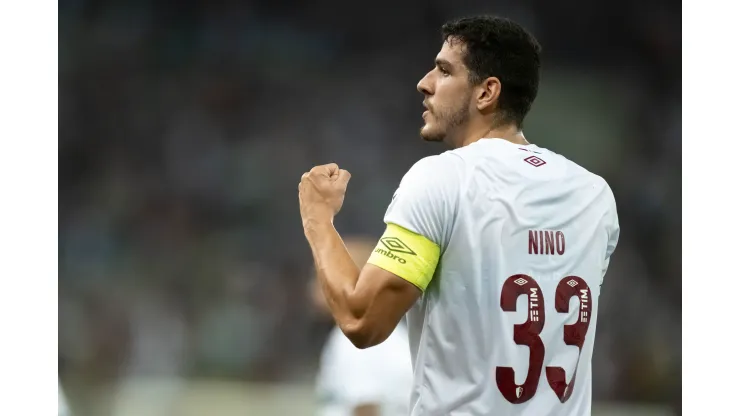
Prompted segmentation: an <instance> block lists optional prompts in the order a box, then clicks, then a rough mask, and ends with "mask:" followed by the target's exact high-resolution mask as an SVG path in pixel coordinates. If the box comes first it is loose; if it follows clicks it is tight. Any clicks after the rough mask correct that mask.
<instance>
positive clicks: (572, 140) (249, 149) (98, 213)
mask: <svg viewBox="0 0 740 416" xmlns="http://www.w3.org/2000/svg"><path fill="white" fill-rule="evenodd" d="M481 12H483V13H495V14H499V15H503V16H507V17H510V18H513V19H515V20H517V21H518V22H520V23H522V24H523V25H524V26H525V27H527V28H528V29H529V30H530V31H532V32H533V33H534V34H535V35H536V36H537V38H538V39H539V40H540V42H541V43H542V45H543V50H544V55H543V57H544V62H543V73H542V83H541V87H540V94H539V97H538V99H537V101H536V102H535V104H534V108H533V110H532V112H531V114H530V116H529V117H528V119H527V121H526V123H525V134H526V135H527V138H528V139H529V140H530V141H531V142H533V143H536V144H538V145H539V146H542V147H547V148H549V149H551V150H553V151H555V152H557V153H561V154H564V155H566V156H567V157H568V158H570V159H572V160H574V161H575V162H577V163H579V164H581V165H583V166H584V167H586V168H588V169H589V170H591V171H593V172H595V173H597V174H599V175H601V176H603V177H604V178H605V179H606V180H607V181H608V182H609V183H610V185H611V186H612V188H613V190H614V193H615V195H616V198H617V204H618V208H619V215H620V222H621V226H622V234H621V239H620V243H619V246H618V248H617V251H616V253H615V255H614V257H613V260H612V263H611V268H610V270H609V273H608V274H607V277H606V280H605V283H604V286H603V292H602V299H601V305H600V311H599V313H600V316H599V325H598V335H597V338H596V349H595V352H594V374H593V379H594V398H595V400H596V403H597V405H596V406H595V410H594V415H595V416H599V415H612V414H615V415H616V414H630V415H641V414H644V415H652V414H679V413H680V401H681V390H680V387H681V267H680V266H681V222H680V219H681V208H680V207H681V205H680V197H681V188H680V185H681V179H680V174H681V163H680V162H681V101H680V100H681V84H680V81H681V62H680V58H681V26H680V25H681V9H680V2H674V1H667V0H624V1H620V2H592V1H587V0H565V1H557V2H553V1H545V0H501V1H499V0H496V1H490V0H489V1H482V0H475V1H462V0H458V1H450V0H446V1H440V0H424V1H422V0H404V1H398V0H395V1H390V0H374V1H365V2H344V1H339V0H314V1H311V2H308V1H305V2H304V1H296V0H283V1H277V0H276V1H273V2H268V1H248V0H243V1H229V0H223V1H216V0H214V1H208V2H207V1H186V2H174V3H173V2H165V1H151V0H149V1H148V0H125V1H124V0H60V2H59V90H60V91H59V92H60V93H59V142H60V147H59V148H60V150H59V161H60V164H59V165H60V172H59V190H60V192H59V224H60V229H59V247H60V251H59V374H60V379H61V382H62V385H63V386H64V389H65V391H66V393H67V395H68V396H69V400H70V406H71V408H72V410H73V411H74V412H75V414H77V415H93V416H97V415H100V416H103V415H114V416H123V415H136V416H145V415H167V416H169V415H310V414H312V412H313V409H314V406H315V399H314V397H313V382H314V377H315V374H316V369H317V363H318V357H319V354H320V350H321V347H322V345H323V343H324V341H325V339H326V336H327V334H328V331H329V330H330V328H331V326H332V323H331V322H326V321H325V320H324V319H322V318H321V317H320V315H319V314H317V313H315V311H314V310H313V309H312V307H311V305H310V300H309V297H308V296H307V285H308V282H309V280H310V279H311V278H312V261H311V255H310V251H309V249H308V246H307V244H306V242H305V239H304V237H303V232H302V227H301V222H300V216H299V212H298V202H297V184H298V181H299V179H300V176H301V174H302V173H303V172H304V171H307V170H308V169H310V168H311V167H312V166H313V165H316V164H322V163H328V162H330V161H333V162H337V163H339V165H340V166H342V167H343V168H345V169H348V170H349V171H350V172H352V174H353V176H352V182H351V184H350V189H349V191H348V196H347V199H346V201H345V204H344V208H343V210H342V212H341V214H340V215H339V217H338V218H337V222H336V225H337V227H338V229H339V231H340V232H341V233H342V234H343V235H344V236H352V235H354V236H360V235H365V236H369V237H371V238H373V239H375V238H377V237H379V236H380V234H381V233H382V231H383V229H384V224H383V222H382V218H383V213H384V212H385V208H386V206H387V204H388V203H389V201H390V198H391V196H392V194H393V191H394V190H395V188H396V186H397V185H398V182H399V180H400V179H401V177H402V175H403V174H404V173H405V172H406V170H407V169H408V168H409V167H411V165H412V164H413V163H414V162H415V161H417V160H418V159H420V158H422V157H424V156H427V155H431V154H435V153H440V152H442V151H444V150H446V149H445V148H444V147H442V145H438V144H430V143H425V142H423V141H422V140H421V139H419V138H418V129H419V128H420V127H421V125H422V120H421V113H422V111H423V109H422V105H421V100H422V96H421V95H420V94H419V93H417V92H416V89H415V88H416V83H417V82H418V80H419V79H420V78H421V77H422V76H423V75H424V74H425V73H426V72H427V71H428V70H429V69H431V68H432V65H433V59H434V56H435V55H436V53H437V51H438V50H439V47H440V45H441V38H440V35H439V27H440V26H441V24H442V23H444V22H445V21H446V20H448V19H451V18H455V17H461V16H464V15H469V14H475V13H481Z"/></svg>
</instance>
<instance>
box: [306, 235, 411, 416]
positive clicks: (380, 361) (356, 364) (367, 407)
mask: <svg viewBox="0 0 740 416" xmlns="http://www.w3.org/2000/svg"><path fill="white" fill-rule="evenodd" d="M344 244H345V246H346V247H347V251H348V253H349V254H350V257H352V260H353V261H354V262H355V264H358V265H363V264H365V262H366V261H367V259H368V257H369V256H370V253H371V252H372V249H373V248H374V245H375V241H374V240H372V241H371V240H368V239H365V238H349V239H345V241H344ZM314 283H315V281H314ZM311 297H312V299H313V302H314V305H315V306H316V307H317V309H318V310H319V311H321V312H322V314H326V315H329V316H331V315H330V313H331V312H330V311H329V309H328V307H327V305H326V301H325V300H324V294H323V293H322V291H321V287H320V286H319V285H318V284H312V285H311ZM316 381H317V383H316V384H317V389H316V390H317V393H318V396H319V400H320V409H319V413H318V414H319V415H320V416H405V415H407V414H408V406H409V396H410V395H411V385H412V383H413V379H412V369H411V356H410V353H409V344H408V333H407V331H406V325H405V324H404V323H403V322H401V323H399V325H398V327H396V329H395V330H394V331H393V332H392V333H391V335H390V336H389V337H388V339H386V340H385V341H384V342H383V343H382V344H380V345H378V346H377V347H375V348H371V349H365V350H361V349H358V348H357V347H355V346H354V345H352V342H350V341H349V340H348V339H347V337H345V336H344V334H343V333H342V330H341V329H339V328H338V327H334V329H333V330H332V332H331V334H330V335H329V338H328V340H327V341H326V344H325V346H324V350H323V352H322V354H321V363H320V368H319V374H318V377H317V380H316Z"/></svg>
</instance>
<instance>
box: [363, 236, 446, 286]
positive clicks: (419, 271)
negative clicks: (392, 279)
mask: <svg viewBox="0 0 740 416" xmlns="http://www.w3.org/2000/svg"><path fill="white" fill-rule="evenodd" d="M439 253H440V249H439V246H438V245H437V244H435V243H433V242H431V241H429V239H427V238H426V237H424V236H423V235H419V234H416V233H415V232H413V231H409V230H407V229H405V228H403V227H400V226H398V225H396V224H388V226H387V227H386V229H385V233H383V237H381V238H380V241H378V245H377V246H375V249H374V250H373V252H372V254H371V255H370V258H369V259H368V261H367V262H368V263H370V264H374V265H376V266H378V267H380V268H381V269H383V270H387V271H389V272H391V273H393V274H395V275H397V276H398V277H400V278H402V279H404V280H408V281H409V283H412V284H413V285H414V286H416V287H418V288H419V289H421V290H422V291H424V290H426V288H427V285H429V282H430V281H431V280H432V276H433V275H434V270H435V269H436V268H437V262H439Z"/></svg>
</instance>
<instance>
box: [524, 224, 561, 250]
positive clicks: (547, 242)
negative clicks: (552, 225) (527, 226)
mask: <svg viewBox="0 0 740 416" xmlns="http://www.w3.org/2000/svg"><path fill="white" fill-rule="evenodd" d="M527 247H528V249H527V251H528V253H529V254H547V255H555V254H556V253H557V254H558V255H561V256H562V255H563V254H565V234H563V232H562V231H543V230H529V243H528V245H527Z"/></svg>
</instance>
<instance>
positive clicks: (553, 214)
mask: <svg viewBox="0 0 740 416" xmlns="http://www.w3.org/2000/svg"><path fill="white" fill-rule="evenodd" d="M442 38H443V42H442V47H441V50H440V51H439V53H438V54H437V57H436V59H435V61H434V67H433V69H432V70H431V71H429V72H428V73H427V74H426V75H425V76H424V77H423V78H422V79H421V81H419V83H418V85H417V89H418V90H419V92H420V93H422V94H423V96H424V107H425V108H426V111H425V112H424V114H423V115H422V117H423V119H424V122H425V123H424V126H423V127H422V129H421V136H422V138H423V139H425V140H428V141H443V142H445V143H447V144H448V145H449V146H450V147H452V148H453V149H452V150H450V151H447V152H445V153H442V154H440V155H436V156H431V157H427V158H424V159H422V160H420V161H418V162H417V163H416V164H414V165H413V166H412V167H411V169H410V170H409V171H408V172H407V173H406V174H405V176H404V177H403V179H402V180H401V183H400V185H399V187H398V189H397V190H396V193H395V195H394V196H393V198H392V200H391V202H390V205H389V207H388V210H387V212H386V214H385V218H384V220H385V223H386V225H387V227H386V230H385V234H384V236H383V237H382V238H381V239H380V241H379V242H378V245H377V248H376V249H375V250H374V251H373V254H372V255H371V257H370V259H369V260H368V262H367V264H366V265H365V266H364V267H363V268H362V269H361V270H359V269H358V267H357V266H356V265H355V264H354V262H353V261H352V259H351V258H350V256H349V255H348V254H347V250H346V249H345V248H344V245H343V243H342V239H341V238H340V236H339V234H338V233H337V231H336V230H335V229H334V226H333V218H334V216H335V215H336V214H337V213H338V212H339V210H340V208H341V206H342V202H343V200H344V195H345V192H346V188H347V183H348V181H349V179H350V174H349V173H348V172H347V171H346V170H343V169H339V167H338V166H337V165H336V164H328V165H323V166H318V167H315V168H313V169H311V171H310V172H308V173H305V174H304V175H303V176H302V178H301V182H300V185H299V201H300V212H301V217H302V220H303V227H304V232H305V236H306V238H307V240H308V242H309V245H310V246H311V250H312V252H313V256H314V261H315V262H316V266H317V270H318V278H319V281H320V283H321V286H322V289H323V291H324V294H325V295H326V298H327V300H328V305H329V308H330V309H331V312H332V315H333V317H334V319H335V321H336V323H337V325H338V326H339V327H340V328H341V329H342V331H343V332H344V334H345V335H346V336H347V338H349V340H351V341H352V343H354V344H355V345H356V346H358V347H360V348H368V347H371V346H373V345H377V344H378V343H380V342H382V341H383V340H384V339H385V338H386V337H387V336H388V334H390V333H391V332H392V330H393V328H395V327H396V324H397V323H398V322H399V320H400V319H401V318H402V317H403V316H404V314H406V319H407V322H408V331H409V342H410V347H411V353H412V363H413V366H414V386H413V391H412V394H411V398H410V414H411V415H424V416H437V415H438V416H449V415H466V416H476V415H497V416H506V415H517V416H522V415H527V416H554V415H558V416H581V415H589V414H590V412H591V357H592V353H593V347H594V333H595V326H596V321H597V311H598V306H599V293H600V291H601V283H602V281H603V277H604V274H605V272H606V269H607V266H608V263H609V258H610V256H611V254H612V252H613V251H614V249H615V247H616V244H617V240H618V235H619V225H618V221H617V212H616V204H615V201H614V196H613V194H612V191H611V189H610V188H609V186H608V185H607V184H606V182H605V181H604V180H603V179H602V178H601V177H599V176H597V175H595V174H593V173H590V172H588V171H587V170H586V169H584V168H582V167H580V166H578V165H577V164H575V163H574V162H572V161H570V160H568V159H566V158H565V157H563V156H561V155H559V154H556V153H554V152H552V151H550V150H547V149H544V148H541V147H539V146H537V145H534V144H530V143H529V142H528V141H527V140H526V139H525V137H524V135H523V133H522V126H523V121H524V118H525V116H526V115H527V113H528V111H529V109H530V107H531V105H532V102H533V101H534V99H535V97H536V95H537V88H538V83H539V70H540V46H539V44H538V42H537V41H536V40H535V38H534V37H533V36H532V35H531V34H529V33H528V32H527V31H526V30H525V29H523V28H522V27H521V26H519V25H518V24H516V23H514V22H512V21H510V20H507V19H503V18H498V17H488V16H480V17H472V18H465V19H461V20H457V21H453V22H450V23H447V24H445V25H444V26H443V27H442Z"/></svg>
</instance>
